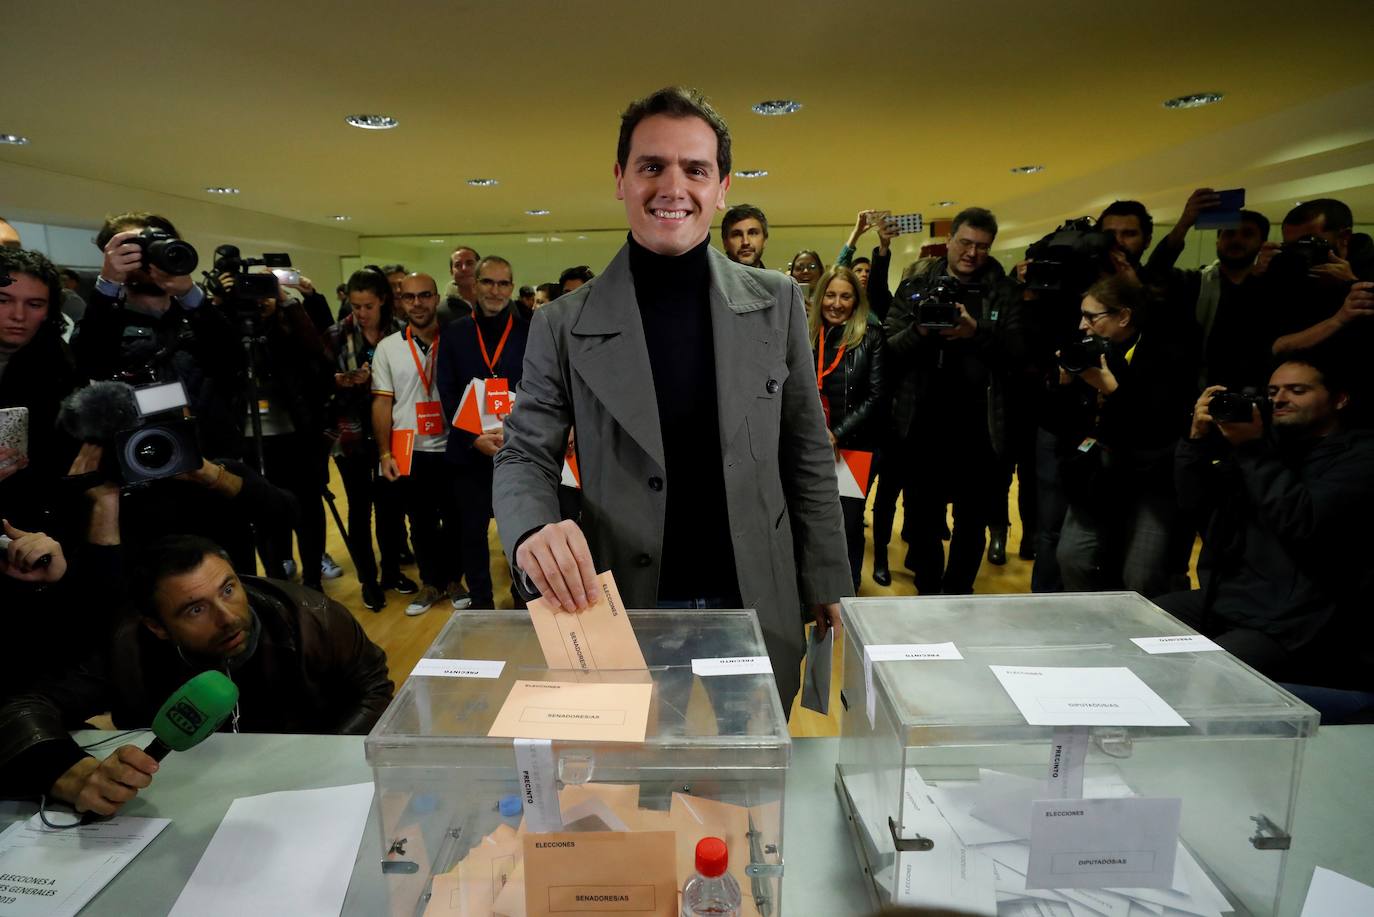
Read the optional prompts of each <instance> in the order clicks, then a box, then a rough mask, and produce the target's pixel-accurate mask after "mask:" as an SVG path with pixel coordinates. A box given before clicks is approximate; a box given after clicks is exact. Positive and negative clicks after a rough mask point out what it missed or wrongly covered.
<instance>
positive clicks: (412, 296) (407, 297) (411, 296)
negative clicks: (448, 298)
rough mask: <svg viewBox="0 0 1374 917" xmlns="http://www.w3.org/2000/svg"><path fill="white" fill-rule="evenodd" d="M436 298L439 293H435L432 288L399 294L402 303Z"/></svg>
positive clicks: (427, 300)
mask: <svg viewBox="0 0 1374 917" xmlns="http://www.w3.org/2000/svg"><path fill="white" fill-rule="evenodd" d="M438 298H439V294H438V293H435V292H434V291H433V290H423V291H421V292H419V293H402V294H401V296H400V300H401V302H403V303H413V302H417V301H418V302H429V301H430V300H432V299H438Z"/></svg>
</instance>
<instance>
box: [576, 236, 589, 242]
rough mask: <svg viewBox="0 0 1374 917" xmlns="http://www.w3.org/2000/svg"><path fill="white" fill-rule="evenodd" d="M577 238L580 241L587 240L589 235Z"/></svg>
mask: <svg viewBox="0 0 1374 917" xmlns="http://www.w3.org/2000/svg"><path fill="white" fill-rule="evenodd" d="M577 238H578V241H580V242H585V241H587V237H586V236H578V237H577Z"/></svg>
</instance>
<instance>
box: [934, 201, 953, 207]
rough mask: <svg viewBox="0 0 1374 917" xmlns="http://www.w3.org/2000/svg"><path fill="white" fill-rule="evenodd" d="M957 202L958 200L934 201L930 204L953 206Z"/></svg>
mask: <svg viewBox="0 0 1374 917" xmlns="http://www.w3.org/2000/svg"><path fill="white" fill-rule="evenodd" d="M957 203H959V202H958V201H936V202H935V203H933V204H931V205H930V206H932V207H953V206H954V205H955V204H957Z"/></svg>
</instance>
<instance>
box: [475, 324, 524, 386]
mask: <svg viewBox="0 0 1374 917" xmlns="http://www.w3.org/2000/svg"><path fill="white" fill-rule="evenodd" d="M514 324H515V316H514V315H507V316H506V330H505V331H503V332H501V340H500V342H499V343H497V345H496V355H495V356H488V355H487V342H486V340H485V339H484V338H483V337H482V325H481V323H480V322H479V321H477V318H476V317H475V316H474V317H473V320H472V326H473V327H474V328H476V329H477V346H478V347H480V348H482V359H483V360H485V361H486V364H487V369H488V370H490V371H491V375H492V378H495V377H496V364H497V363H499V362H501V351H503V350H505V349H506V338H508V337H510V329H511V327H512V326H513V325H514Z"/></svg>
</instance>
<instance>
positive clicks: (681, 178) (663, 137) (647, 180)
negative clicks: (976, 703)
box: [615, 115, 730, 255]
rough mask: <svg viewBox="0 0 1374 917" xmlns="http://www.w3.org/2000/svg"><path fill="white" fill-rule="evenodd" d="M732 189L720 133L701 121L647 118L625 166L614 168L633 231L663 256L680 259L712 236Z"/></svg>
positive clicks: (635, 135)
mask: <svg viewBox="0 0 1374 917" xmlns="http://www.w3.org/2000/svg"><path fill="white" fill-rule="evenodd" d="M729 188H730V177H729V176H728V175H727V176H725V177H724V179H723V180H722V177H721V175H720V169H719V167H718V166H717V165H716V134H715V131H714V130H712V129H711V125H709V124H707V123H706V122H705V121H703V120H702V119H700V118H696V117H685V118H675V117H672V116H670V115H651V116H650V117H648V118H645V119H644V120H643V121H641V122H639V124H638V125H636V126H635V129H634V133H633V134H632V135H631V137H630V153H629V156H628V157H626V162H625V168H624V169H621V167H620V164H619V163H617V164H616V167H615V196H616V198H617V199H618V200H622V201H624V202H625V214H626V216H627V217H628V218H629V221H630V233H631V234H632V235H633V236H634V239H635V241H636V242H638V243H639V244H640V245H643V246H644V247H645V248H647V249H649V250H650V251H652V252H656V253H658V254H660V255H681V254H682V253H684V252H687V251H690V250H691V249H692V248H695V247H696V246H697V245H698V244H700V243H701V241H702V240H703V239H705V238H706V237H707V236H708V235H710V232H711V219H712V216H713V215H714V212H715V211H717V210H724V209H725V192H726V191H728V190H729Z"/></svg>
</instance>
